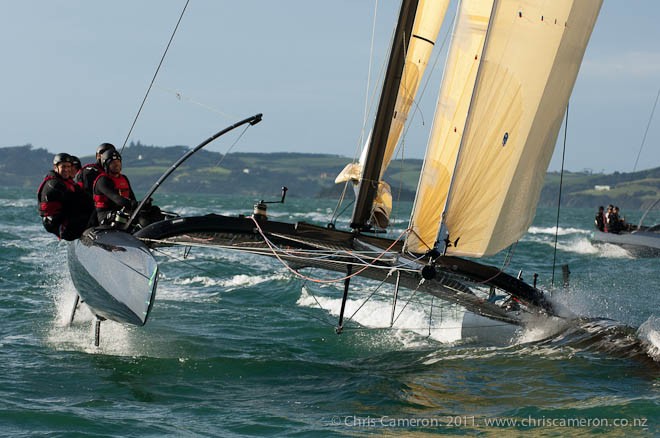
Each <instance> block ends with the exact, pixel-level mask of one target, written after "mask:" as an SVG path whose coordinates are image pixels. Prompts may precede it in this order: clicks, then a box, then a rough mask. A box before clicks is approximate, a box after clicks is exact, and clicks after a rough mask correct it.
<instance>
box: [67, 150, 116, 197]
mask: <svg viewBox="0 0 660 438" xmlns="http://www.w3.org/2000/svg"><path fill="white" fill-rule="evenodd" d="M108 150H113V151H114V150H115V147H114V145H112V144H111V143H101V144H100V145H99V147H97V148H96V162H95V163H89V164H85V165H84V166H83V167H82V169H80V171H79V172H78V173H77V174H76V176H75V178H74V181H75V182H76V184H78V185H79V186H80V187H82V189H83V191H84V192H85V193H87V194H88V195H89V199H92V197H93V196H94V181H96V178H98V177H99V175H100V174H101V173H102V172H103V163H102V162H101V155H103V153H104V152H105V151H108Z"/></svg>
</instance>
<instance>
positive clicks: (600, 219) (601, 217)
mask: <svg viewBox="0 0 660 438" xmlns="http://www.w3.org/2000/svg"><path fill="white" fill-rule="evenodd" d="M594 224H595V225H596V228H598V231H605V207H603V206H602V205H601V206H600V207H598V211H597V212H596V218H595V219H594Z"/></svg>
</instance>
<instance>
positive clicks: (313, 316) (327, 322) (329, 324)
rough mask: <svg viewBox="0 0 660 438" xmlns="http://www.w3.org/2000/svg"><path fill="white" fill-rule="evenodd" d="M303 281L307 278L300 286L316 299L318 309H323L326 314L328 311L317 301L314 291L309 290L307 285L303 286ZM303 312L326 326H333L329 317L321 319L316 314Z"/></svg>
mask: <svg viewBox="0 0 660 438" xmlns="http://www.w3.org/2000/svg"><path fill="white" fill-rule="evenodd" d="M305 283H307V280H305V281H304V283H303V285H302V287H303V288H304V289H305V291H306V292H307V293H308V294H310V295H311V296H312V298H314V301H316V304H318V306H319V309H321V310H322V311H324V312H326V313H327V314H329V313H330V311H328V310H326V309H324V308H323V306H322V305H321V303H320V302H319V300H318V299H317V298H316V295H315V294H314V292H312V291H310V290H309V289H308V288H307V286H305ZM303 313H305V314H307V315H309V316H311V317H312V318H314V319H316V320H317V321H320V322H322V323H323V324H324V325H328V326H330V327H333V326H334V325H335V324H334V322H332V321H330V320H329V319H326V320H323V319H321V318H319V317H318V316H316V315H313V314H312V313H311V312H303ZM328 316H329V315H328Z"/></svg>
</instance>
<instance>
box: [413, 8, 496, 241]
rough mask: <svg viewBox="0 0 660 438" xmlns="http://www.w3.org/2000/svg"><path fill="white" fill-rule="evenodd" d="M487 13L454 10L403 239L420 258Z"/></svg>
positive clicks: (434, 221) (442, 192)
mask: <svg viewBox="0 0 660 438" xmlns="http://www.w3.org/2000/svg"><path fill="white" fill-rule="evenodd" d="M492 9H493V0H463V1H462V2H460V4H459V6H458V10H457V14H456V15H457V16H456V20H455V23H454V29H453V32H452V41H451V45H450V48H449V52H448V54H447V60H446V62H445V68H444V74H443V78H442V84H441V87H440V92H439V94H438V101H437V104H436V112H435V115H434V120H433V125H432V128H431V134H430V136H429V140H428V146H427V150H426V154H425V157H424V164H423V166H422V171H421V173H420V179H419V183H418V187H417V196H416V198H415V203H414V205H413V210H412V213H411V219H410V228H411V229H412V231H413V232H412V233H411V234H409V235H408V237H407V239H406V250H407V251H410V252H413V253H424V252H426V251H428V250H430V249H432V248H433V247H434V246H435V241H436V237H437V233H438V228H439V226H440V221H441V214H442V211H443V209H444V207H445V204H446V200H447V196H448V193H449V187H450V183H451V181H452V175H453V171H454V167H455V164H456V160H457V155H458V150H459V148H460V145H461V141H462V139H463V132H464V125H465V121H466V119H467V113H468V110H469V107H470V102H471V100H472V96H473V89H474V84H475V81H476V76H477V72H478V69H479V65H480V62H481V57H482V52H483V47H484V42H485V37H486V31H487V29H488V23H489V22H490V16H491V11H492Z"/></svg>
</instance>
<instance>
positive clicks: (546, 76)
mask: <svg viewBox="0 0 660 438" xmlns="http://www.w3.org/2000/svg"><path fill="white" fill-rule="evenodd" d="M601 3H602V0H554V1H552V2H544V1H540V0H538V1H534V0H527V1H520V0H501V1H498V2H497V4H496V5H495V8H494V10H493V18H492V20H491V24H490V29H489V32H488V35H487V39H488V41H487V43H486V49H485V50H484V55H483V58H482V60H481V64H482V65H481V66H480V74H479V78H478V81H477V83H476V85H475V96H474V98H473V101H472V104H471V108H470V113H469V117H468V119H467V121H466V125H465V133H464V139H463V146H462V147H461V156H460V160H459V161H458V162H457V166H456V170H455V172H454V176H453V183H452V187H453V188H452V193H451V197H450V199H449V201H448V203H447V207H446V213H445V218H444V219H445V224H446V226H447V229H448V231H449V233H450V236H449V237H450V239H451V240H455V239H459V243H458V245H456V246H455V247H451V248H448V250H447V253H448V254H452V255H462V256H472V257H481V256H485V255H492V254H495V253H497V252H498V251H500V250H502V249H504V248H506V247H507V246H508V245H510V244H512V243H513V242H515V241H516V240H517V239H519V238H520V236H522V234H524V233H525V232H526V231H527V228H528V227H529V226H530V224H531V222H532V220H533V217H534V213H535V209H536V204H537V202H538V198H539V195H540V190H541V187H542V184H543V179H544V176H545V172H546V170H547V167H548V164H549V161H550V158H551V157H552V152H553V150H554V146H555V143H556V140H557V136H558V133H559V129H560V126H561V121H562V119H563V116H564V113H565V109H566V105H567V103H568V98H569V96H570V94H571V91H572V88H573V85H574V83H575V79H576V77H577V72H578V70H579V66H580V63H581V60H582V57H583V55H584V51H585V48H586V44H587V42H588V40H589V36H590V35H591V31H592V29H593V26H594V24H595V20H596V17H597V15H598V12H599V10H600V6H601Z"/></svg>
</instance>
